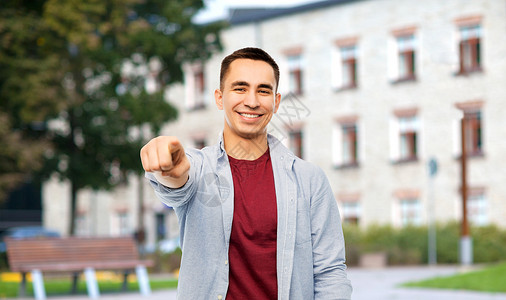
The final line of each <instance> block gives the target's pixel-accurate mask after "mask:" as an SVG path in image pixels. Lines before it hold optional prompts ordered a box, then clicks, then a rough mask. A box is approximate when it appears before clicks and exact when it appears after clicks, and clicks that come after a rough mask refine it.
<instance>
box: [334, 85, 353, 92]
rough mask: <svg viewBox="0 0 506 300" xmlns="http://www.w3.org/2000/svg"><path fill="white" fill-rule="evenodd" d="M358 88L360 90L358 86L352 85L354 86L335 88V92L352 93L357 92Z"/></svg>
mask: <svg viewBox="0 0 506 300" xmlns="http://www.w3.org/2000/svg"><path fill="white" fill-rule="evenodd" d="M357 88H358V86H357V85H356V84H352V85H347V86H342V87H338V88H335V89H334V91H335V92H344V91H352V90H356V89H357Z"/></svg>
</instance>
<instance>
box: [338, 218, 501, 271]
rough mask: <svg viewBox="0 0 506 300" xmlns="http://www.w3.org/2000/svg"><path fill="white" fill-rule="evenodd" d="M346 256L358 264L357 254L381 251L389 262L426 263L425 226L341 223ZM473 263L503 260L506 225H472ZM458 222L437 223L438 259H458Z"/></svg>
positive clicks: (449, 261)
mask: <svg viewBox="0 0 506 300" xmlns="http://www.w3.org/2000/svg"><path fill="white" fill-rule="evenodd" d="M343 230H344V236H345V240H346V257H347V264H348V265H349V266H353V265H358V262H359V260H360V256H361V255H362V254H366V253H373V252H382V253H385V254H386V255H387V262H388V264H389V265H412V264H426V263H427V262H428V249H427V248H428V231H427V227H425V226H417V227H415V226H408V227H403V228H394V227H392V226H390V225H371V226H369V227H367V228H365V229H363V228H360V227H358V226H356V225H345V226H344V227H343ZM471 237H472V239H473V258H474V263H490V262H499V261H504V260H506V229H504V228H499V227H497V226H495V225H490V226H485V227H471ZM459 240H460V225H459V224H458V223H456V222H452V223H446V224H438V225H437V226H436V246H437V247H436V249H437V251H436V252H437V262H438V263H440V264H455V263H458V262H459V249H458V248H459Z"/></svg>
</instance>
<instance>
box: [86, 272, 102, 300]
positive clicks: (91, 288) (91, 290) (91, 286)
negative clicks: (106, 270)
mask: <svg viewBox="0 0 506 300" xmlns="http://www.w3.org/2000/svg"><path fill="white" fill-rule="evenodd" d="M84 276H85V277H86V288H87V290H88V297H90V298H91V299H98V298H99V297H100V292H99V291H98V283H97V277H96V276H95V270H94V269H93V268H86V269H84Z"/></svg>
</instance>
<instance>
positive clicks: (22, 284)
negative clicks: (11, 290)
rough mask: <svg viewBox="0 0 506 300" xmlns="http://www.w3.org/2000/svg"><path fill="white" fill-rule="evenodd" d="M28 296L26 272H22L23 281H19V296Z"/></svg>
mask: <svg viewBox="0 0 506 300" xmlns="http://www.w3.org/2000/svg"><path fill="white" fill-rule="evenodd" d="M25 296H26V273H25V272H21V282H20V283H19V290H18V297H20V298H22V297H25Z"/></svg>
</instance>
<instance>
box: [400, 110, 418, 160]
mask: <svg viewBox="0 0 506 300" xmlns="http://www.w3.org/2000/svg"><path fill="white" fill-rule="evenodd" d="M399 129H400V132H399V133H400V140H399V141H400V157H399V159H400V160H416V158H417V132H416V131H417V120H416V116H411V117H400V118H399Z"/></svg>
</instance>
